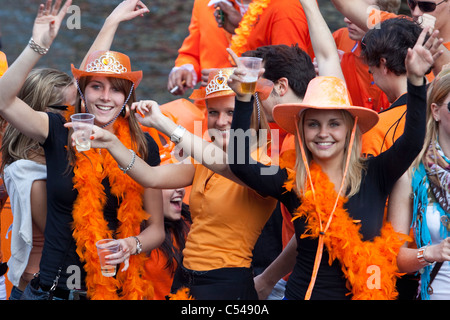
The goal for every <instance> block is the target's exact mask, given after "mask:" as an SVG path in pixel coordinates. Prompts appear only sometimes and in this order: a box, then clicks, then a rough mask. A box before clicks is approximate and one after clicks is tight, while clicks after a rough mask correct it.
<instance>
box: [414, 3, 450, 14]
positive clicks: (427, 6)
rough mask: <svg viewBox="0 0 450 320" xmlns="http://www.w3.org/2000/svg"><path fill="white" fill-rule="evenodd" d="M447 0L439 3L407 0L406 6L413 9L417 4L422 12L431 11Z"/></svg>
mask: <svg viewBox="0 0 450 320" xmlns="http://www.w3.org/2000/svg"><path fill="white" fill-rule="evenodd" d="M447 1H448V0H443V1H441V2H439V3H434V2H427V1H416V0H408V6H409V8H410V9H411V11H413V10H414V9H415V8H416V6H419V9H420V11H422V12H433V11H434V10H436V7H437V6H438V5H440V4H442V3H444V2H447Z"/></svg>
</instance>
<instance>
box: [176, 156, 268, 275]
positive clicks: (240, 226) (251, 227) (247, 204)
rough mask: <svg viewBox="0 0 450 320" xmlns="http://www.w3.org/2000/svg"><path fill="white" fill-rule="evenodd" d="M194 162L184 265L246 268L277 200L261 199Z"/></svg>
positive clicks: (193, 267)
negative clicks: (190, 222)
mask: <svg viewBox="0 0 450 320" xmlns="http://www.w3.org/2000/svg"><path fill="white" fill-rule="evenodd" d="M194 165H195V166H196V170H195V176H194V181H193V184H192V191H191V198H190V210H191V217H192V225H191V229H190V231H189V234H188V237H187V241H186V247H185V249H184V250H183V256H184V260H183V264H184V266H185V267H186V268H188V269H191V270H197V271H205V270H213V269H218V268H233V267H245V268H249V267H250V265H251V262H252V250H253V247H254V245H255V243H256V241H257V239H258V237H259V235H260V233H261V230H262V228H263V227H264V225H265V223H266V221H267V220H268V219H269V217H270V215H271V214H272V212H273V210H274V209H275V205H276V200H275V199H273V198H262V197H261V196H260V195H258V194H257V193H256V192H254V191H253V190H251V189H249V188H246V187H243V186H241V185H239V184H237V183H234V182H232V181H230V180H228V179H227V178H224V177H222V176H220V175H218V174H215V173H214V172H212V171H210V170H208V169H207V168H206V167H204V166H202V165H199V164H194Z"/></svg>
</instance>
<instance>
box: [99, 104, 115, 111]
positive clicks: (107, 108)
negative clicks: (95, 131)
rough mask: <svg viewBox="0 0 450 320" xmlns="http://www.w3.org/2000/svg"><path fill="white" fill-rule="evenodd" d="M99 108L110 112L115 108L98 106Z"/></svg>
mask: <svg viewBox="0 0 450 320" xmlns="http://www.w3.org/2000/svg"><path fill="white" fill-rule="evenodd" d="M97 108H99V109H100V110H105V111H108V110H111V109H112V108H113V107H105V106H99V105H97Z"/></svg>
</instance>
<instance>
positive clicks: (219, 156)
mask: <svg viewBox="0 0 450 320" xmlns="http://www.w3.org/2000/svg"><path fill="white" fill-rule="evenodd" d="M232 72H233V69H232V68H224V69H215V70H214V71H213V72H211V73H210V75H209V80H208V85H207V86H206V87H205V88H204V89H197V91H195V92H194V93H193V97H195V99H203V100H205V102H206V106H207V110H208V129H209V132H208V133H209V137H210V138H211V140H212V141H213V142H212V143H210V142H208V141H206V140H203V139H201V138H200V137H198V136H196V135H194V134H192V133H190V132H189V131H187V130H185V129H184V128H183V127H181V126H177V125H176V124H175V123H174V122H173V121H172V120H170V119H169V118H168V117H166V116H164V115H163V114H162V113H161V111H160V109H159V107H158V104H157V103H156V102H154V101H141V102H138V103H136V104H134V105H133V106H132V109H134V108H137V109H138V110H139V112H140V113H142V114H143V115H145V117H144V118H141V117H140V116H137V118H138V119H139V121H140V122H141V123H142V124H143V125H145V126H151V127H154V128H156V129H157V130H158V131H160V132H162V133H163V134H165V135H167V136H168V137H170V139H171V140H172V141H173V142H175V143H176V144H177V146H176V148H177V150H183V153H184V154H185V155H186V154H187V155H190V156H191V157H192V158H194V159H193V160H192V161H189V160H187V161H183V162H181V163H177V164H169V165H164V166H160V167H157V168H153V167H150V166H148V165H147V164H145V162H143V161H142V160H140V159H136V161H135V162H134V165H133V166H132V168H131V169H130V170H129V171H128V172H127V173H128V174H129V175H130V177H132V178H133V179H135V180H136V181H137V182H139V183H140V184H141V185H143V186H146V187H152V188H164V189H169V188H179V187H185V186H187V185H191V184H192V189H191V193H190V200H189V207H190V211H191V218H192V225H191V228H190V231H189V233H188V236H187V239H186V244H185V249H184V250H183V261H182V264H181V266H180V268H179V269H178V271H177V273H176V274H175V277H174V283H173V285H172V291H173V292H176V291H177V290H178V289H180V288H183V287H187V288H188V289H190V294H191V295H192V296H193V297H194V298H195V299H197V300H236V299H241V300H249V299H257V294H256V291H255V288H254V283H253V273H252V270H251V262H252V249H253V247H254V245H255V243H256V241H257V239H258V237H259V234H260V233H261V230H262V228H263V227H264V225H265V223H266V221H267V220H268V218H269V217H270V215H271V213H272V212H273V209H274V208H275V205H276V201H275V199H271V198H264V197H261V196H259V195H258V194H257V193H256V192H254V191H253V190H251V189H249V188H247V187H246V186H243V185H242V184H240V181H239V180H238V179H235V178H233V176H232V174H231V173H230V172H229V170H228V166H227V165H226V158H227V157H226V153H225V152H226V150H227V148H228V135H229V129H230V126H231V119H232V115H233V110H234V103H235V100H234V95H235V94H234V92H233V91H232V90H231V89H230V87H228V85H227V80H228V78H229V76H230V74H231V73H232ZM257 88H258V86H257ZM258 90H259V89H258ZM260 91H263V90H260ZM263 96H264V95H263ZM255 109H256V108H255ZM256 114H257V111H255V113H254V115H255V119H254V121H253V123H252V128H254V129H255V131H256V132H260V131H259V129H261V128H262V127H264V126H263V123H264V119H263V118H260V119H259V120H260V121H258V118H257V116H256ZM261 115H262V112H261ZM68 125H69V124H68ZM267 128H268V127H267ZM93 131H94V133H93V135H92V136H93V138H94V139H93V140H92V145H93V146H97V147H102V148H107V149H108V151H109V152H110V153H111V154H112V155H113V156H114V157H115V158H116V160H117V161H118V163H119V164H121V165H124V166H126V165H128V164H129V163H130V154H129V152H127V149H126V147H124V146H123V144H122V143H120V141H118V140H117V139H116V137H114V136H113V135H111V134H110V133H109V132H107V131H106V130H102V129H101V128H99V127H96V126H94V130H93ZM259 147H261V148H263V147H265V145H260V146H259ZM224 151H225V152H224ZM262 157H264V156H262ZM222 169H225V170H222ZM227 178H228V179H227ZM171 297H173V298H176V296H171Z"/></svg>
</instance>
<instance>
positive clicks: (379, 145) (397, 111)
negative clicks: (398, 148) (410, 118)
mask: <svg viewBox="0 0 450 320" xmlns="http://www.w3.org/2000/svg"><path fill="white" fill-rule="evenodd" d="M405 112H406V104H405V105H401V106H398V107H395V108H392V109H390V110H387V111H385V112H382V113H380V114H379V116H380V120H379V121H378V123H377V125H376V126H375V127H373V128H372V129H371V130H370V131H368V132H366V133H365V134H363V136H362V153H363V154H364V155H367V156H377V155H379V154H380V153H381V152H383V151H386V150H387V149H389V148H390V147H391V146H392V145H393V143H394V142H395V140H397V139H398V138H399V137H400V136H401V135H402V134H403V130H404V128H405V118H406V117H405V116H403V117H402V119H401V120H400V122H399V124H398V126H397V129H396V128H395V127H396V125H395V122H396V121H397V120H398V119H399V118H400V117H401V116H402V115H403V113H405ZM389 129H390V130H389ZM383 140H384V144H383Z"/></svg>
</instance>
